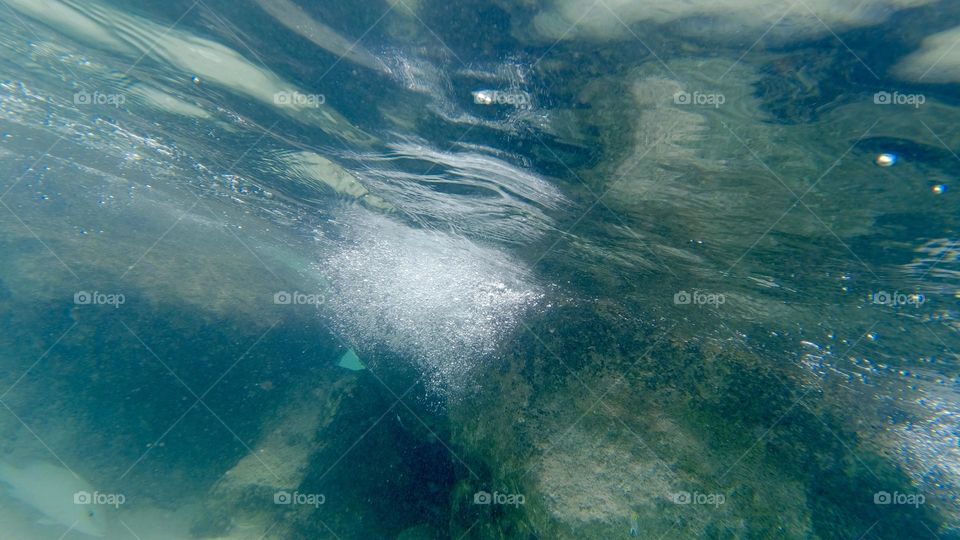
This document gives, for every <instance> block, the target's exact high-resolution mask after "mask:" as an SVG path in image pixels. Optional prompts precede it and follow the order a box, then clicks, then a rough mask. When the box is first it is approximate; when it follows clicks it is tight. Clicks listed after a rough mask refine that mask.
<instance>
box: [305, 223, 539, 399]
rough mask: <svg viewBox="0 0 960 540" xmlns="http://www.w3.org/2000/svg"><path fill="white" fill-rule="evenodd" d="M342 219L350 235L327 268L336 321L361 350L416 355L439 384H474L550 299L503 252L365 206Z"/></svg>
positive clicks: (433, 382) (445, 386)
mask: <svg viewBox="0 0 960 540" xmlns="http://www.w3.org/2000/svg"><path fill="white" fill-rule="evenodd" d="M339 221H341V222H342V223H343V224H344V226H345V228H346V229H348V236H349V237H350V238H351V241H350V242H349V243H348V244H345V245H343V246H341V247H340V248H339V249H336V250H334V253H333V254H332V255H331V256H330V257H328V258H327V259H326V260H325V262H324V263H323V266H322V268H321V271H322V272H323V273H324V274H325V275H326V277H327V279H328V280H329V282H330V284H331V291H330V292H331V294H330V296H329V299H328V305H327V307H328V309H329V315H330V317H331V319H332V321H333V325H334V327H335V328H336V330H337V331H339V332H340V333H341V335H343V336H344V337H345V339H347V340H348V341H350V342H351V344H352V345H354V346H357V347H358V348H359V349H360V350H363V351H365V352H366V351H370V350H371V349H374V348H377V349H380V350H381V351H385V352H387V353H389V354H390V355H391V356H392V355H397V356H398V357H401V358H403V359H404V360H409V361H413V362H414V363H415V364H416V365H418V366H419V367H420V368H421V369H422V370H423V373H424V376H425V378H426V380H427V381H428V382H429V384H430V386H431V387H432V388H434V389H436V390H438V391H440V392H446V391H449V390H452V389H457V388H461V387H463V386H465V385H466V384H468V383H469V381H470V380H471V379H470V377H471V375H473V374H475V373H476V371H475V368H476V367H477V366H478V364H480V363H481V362H483V361H484V359H485V358H487V357H488V355H489V354H490V353H492V352H494V351H495V350H497V349H498V347H500V345H501V344H502V343H503V340H504V339H505V338H507V337H508V336H509V335H511V333H512V331H513V330H514V329H515V327H516V326H517V324H518V322H519V317H520V316H521V315H522V314H523V313H524V312H525V311H526V310H527V309H529V308H530V307H531V306H533V305H535V304H536V303H538V302H539V300H540V299H541V298H542V293H541V292H540V290H539V289H538V287H537V286H536V285H534V284H533V283H532V282H531V281H530V280H529V278H528V276H527V275H526V272H525V270H524V269H523V268H521V267H520V266H518V265H517V264H515V263H513V262H511V260H510V258H509V257H508V255H507V254H505V253H503V252H501V251H497V250H494V249H490V248H485V247H481V246H478V245H476V244H474V243H472V242H471V241H469V240H467V239H466V238H463V237H460V236H456V235H452V234H447V233H441V232H438V231H431V230H423V229H413V228H410V227H407V226H406V225H403V224H401V223H398V222H396V221H393V220H391V219H389V218H387V217H385V216H382V215H380V214H375V213H372V212H370V211H367V210H364V209H360V208H355V209H352V210H350V211H349V212H347V215H346V216H344V218H343V219H341V220H339ZM365 358H366V357H365ZM381 365H382V364H381ZM372 369H373V370H374V371H375V372H376V370H377V368H376V366H372Z"/></svg>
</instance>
